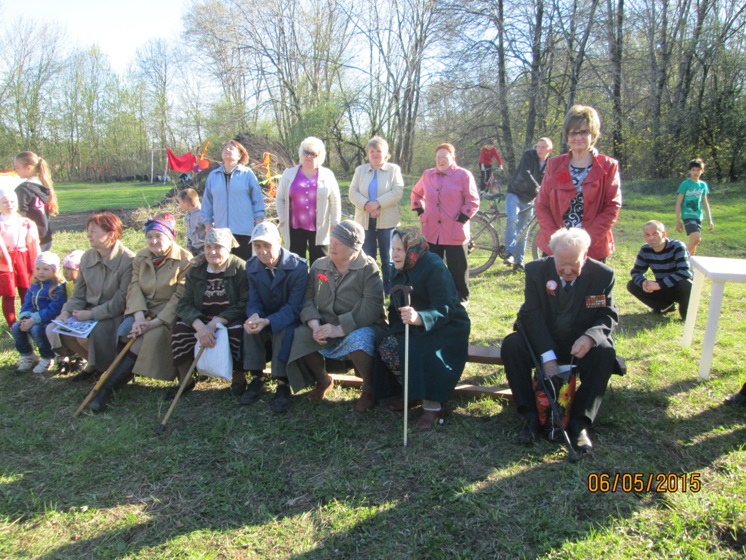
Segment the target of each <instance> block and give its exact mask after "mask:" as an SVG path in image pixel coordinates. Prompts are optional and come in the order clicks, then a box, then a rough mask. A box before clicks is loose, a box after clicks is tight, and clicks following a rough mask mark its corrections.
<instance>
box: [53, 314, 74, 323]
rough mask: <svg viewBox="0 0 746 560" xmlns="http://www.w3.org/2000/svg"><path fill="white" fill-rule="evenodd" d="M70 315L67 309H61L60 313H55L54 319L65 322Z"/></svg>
mask: <svg viewBox="0 0 746 560" xmlns="http://www.w3.org/2000/svg"><path fill="white" fill-rule="evenodd" d="M70 317H71V315H70V312H68V311H63V312H62V313H60V314H59V315H57V317H56V320H57V321H61V322H63V323H66V322H67V320H68V319H69V318H70Z"/></svg>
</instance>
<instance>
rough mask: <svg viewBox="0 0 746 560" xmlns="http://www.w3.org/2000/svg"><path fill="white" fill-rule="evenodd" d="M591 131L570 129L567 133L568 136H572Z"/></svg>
mask: <svg viewBox="0 0 746 560" xmlns="http://www.w3.org/2000/svg"><path fill="white" fill-rule="evenodd" d="M590 133H591V131H590V130H588V129H585V130H571V131H570V132H568V133H567V136H568V138H572V137H573V136H588V135H589V134H590Z"/></svg>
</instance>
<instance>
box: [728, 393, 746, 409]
mask: <svg viewBox="0 0 746 560" xmlns="http://www.w3.org/2000/svg"><path fill="white" fill-rule="evenodd" d="M723 404H727V405H729V406H736V405H739V404H741V405H746V395H744V394H743V393H736V394H735V395H731V396H730V397H727V398H726V399H725V400H724V401H723Z"/></svg>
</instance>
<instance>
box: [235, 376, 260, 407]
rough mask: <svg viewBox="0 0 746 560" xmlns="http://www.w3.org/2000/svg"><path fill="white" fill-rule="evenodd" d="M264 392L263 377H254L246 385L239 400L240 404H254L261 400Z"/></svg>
mask: <svg viewBox="0 0 746 560" xmlns="http://www.w3.org/2000/svg"><path fill="white" fill-rule="evenodd" d="M263 392H264V379H262V378H261V377H254V378H253V379H252V380H251V383H249V386H248V387H246V390H245V391H244V393H243V395H241V399H240V400H239V401H238V402H239V404H253V403H255V402H256V401H258V400H259V397H261V396H262V393H263Z"/></svg>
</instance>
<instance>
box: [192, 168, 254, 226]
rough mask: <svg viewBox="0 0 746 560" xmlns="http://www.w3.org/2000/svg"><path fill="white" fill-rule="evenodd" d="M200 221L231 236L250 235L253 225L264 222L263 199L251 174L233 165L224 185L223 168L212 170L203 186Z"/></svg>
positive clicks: (247, 170)
mask: <svg viewBox="0 0 746 560" xmlns="http://www.w3.org/2000/svg"><path fill="white" fill-rule="evenodd" d="M202 217H203V218H204V221H205V224H208V225H212V226H214V227H217V228H229V229H230V230H231V233H233V234H235V235H247V236H248V235H251V232H252V230H253V229H254V222H257V221H262V220H263V219H264V198H263V197H262V189H261V187H259V181H257V180H256V175H254V172H253V171H252V170H251V169H249V168H248V167H246V166H245V165H237V166H236V168H235V169H234V170H233V174H232V175H231V178H230V180H229V181H228V184H226V181H225V174H224V173H223V167H222V166H221V167H218V168H217V169H215V170H213V171H212V172H211V173H210V174H209V175H208V176H207V181H206V182H205V194H204V196H203V197H202Z"/></svg>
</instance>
